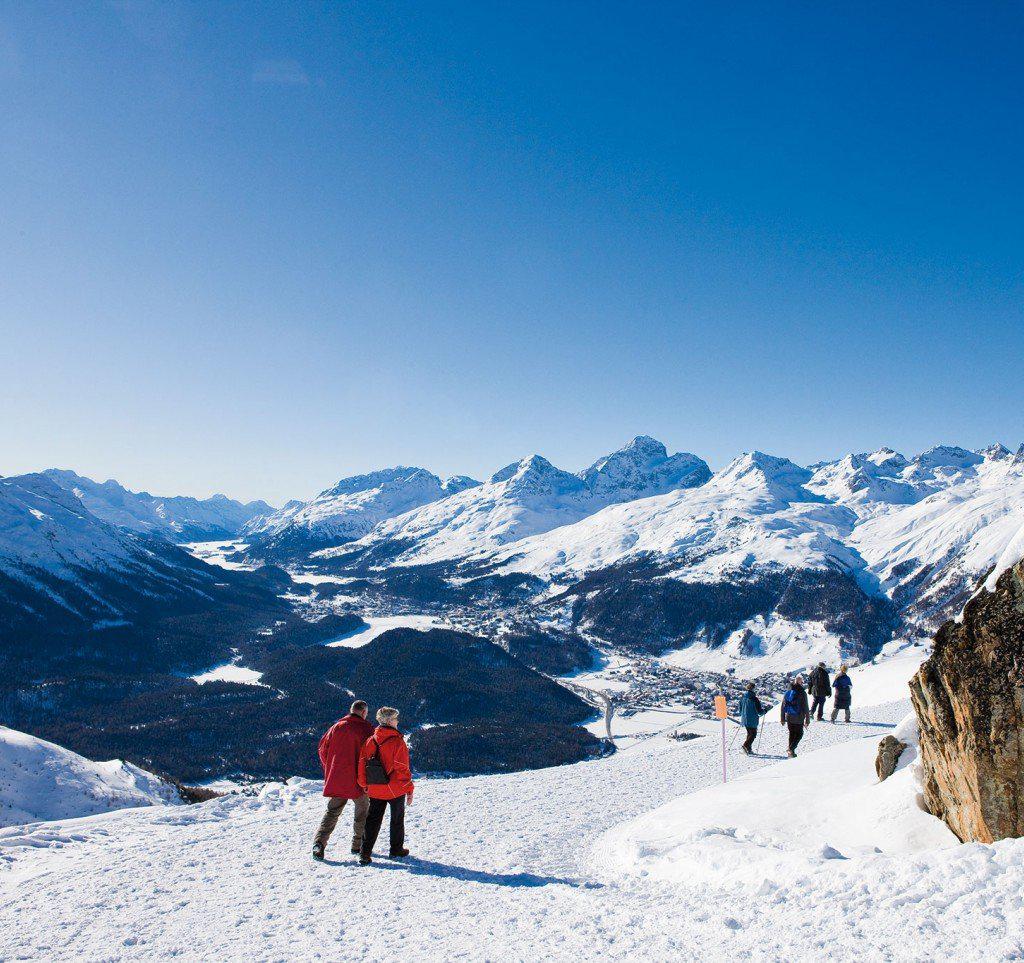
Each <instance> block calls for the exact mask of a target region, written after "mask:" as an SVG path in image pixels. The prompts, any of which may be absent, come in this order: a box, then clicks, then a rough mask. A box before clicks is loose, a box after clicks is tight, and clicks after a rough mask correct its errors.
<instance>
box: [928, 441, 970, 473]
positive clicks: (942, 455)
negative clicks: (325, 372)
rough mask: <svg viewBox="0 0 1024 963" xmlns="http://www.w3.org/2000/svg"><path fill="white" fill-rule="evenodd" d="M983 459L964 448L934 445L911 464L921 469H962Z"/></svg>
mask: <svg viewBox="0 0 1024 963" xmlns="http://www.w3.org/2000/svg"><path fill="white" fill-rule="evenodd" d="M981 461H983V458H982V456H981V455H978V454H976V453H975V452H973V451H968V450H967V449H966V448H959V447H957V446H956V445H936V446H935V447H934V448H929V449H928V450H927V451H923V452H921V454H920V455H918V456H917V457H916V458H915V459H914V461H913V463H914V464H915V465H917V466H919V467H921V468H927V469H934V468H952V469H964V468H970V467H971V466H972V465H977V464H979V463H980V462H981Z"/></svg>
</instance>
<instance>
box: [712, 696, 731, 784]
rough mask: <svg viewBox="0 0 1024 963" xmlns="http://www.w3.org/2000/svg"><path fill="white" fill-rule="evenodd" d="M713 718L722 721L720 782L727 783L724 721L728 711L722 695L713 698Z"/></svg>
mask: <svg viewBox="0 0 1024 963" xmlns="http://www.w3.org/2000/svg"><path fill="white" fill-rule="evenodd" d="M715 718H716V719H721V720H722V782H727V781H728V777H727V776H726V768H725V720H726V719H728V718H729V709H728V707H727V706H726V704H725V696H724V695H716V696H715Z"/></svg>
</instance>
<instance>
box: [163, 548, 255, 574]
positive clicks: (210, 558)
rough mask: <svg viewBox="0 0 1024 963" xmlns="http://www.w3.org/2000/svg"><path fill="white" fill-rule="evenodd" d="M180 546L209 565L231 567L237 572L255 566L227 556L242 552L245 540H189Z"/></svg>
mask: <svg viewBox="0 0 1024 963" xmlns="http://www.w3.org/2000/svg"><path fill="white" fill-rule="evenodd" d="M181 547H182V548H184V549H186V550H187V551H189V552H191V553H192V554H193V555H194V556H195V557H196V558H198V559H200V560H202V561H204V562H207V563H208V564H210V565H219V566H220V567H221V568H227V569H233V570H235V571H239V572H251V571H252V570H253V569H254V568H256V566H255V565H249V564H247V563H245V562H233V561H229V560H228V558H227V556H228V555H233V554H234V553H235V552H244V551H245V550H246V548H248V546H247V545H246V544H245V542H239V541H227V542H189V543H188V544H186V545H182V546H181Z"/></svg>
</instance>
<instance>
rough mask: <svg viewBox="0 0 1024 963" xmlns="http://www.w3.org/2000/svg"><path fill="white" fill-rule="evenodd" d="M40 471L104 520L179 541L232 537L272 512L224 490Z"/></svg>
mask: <svg viewBox="0 0 1024 963" xmlns="http://www.w3.org/2000/svg"><path fill="white" fill-rule="evenodd" d="M42 474H44V475H45V476H46V477H47V478H49V479H50V480H51V481H53V482H54V483H55V484H57V485H59V486H60V487H61V488H63V489H64V491H66V492H69V493H70V494H72V495H74V496H75V497H76V498H77V499H79V501H81V503H82V504H83V505H84V506H85V507H86V508H87V509H88V510H89V511H90V512H91V513H92V514H93V515H95V516H96V517H97V518H99V519H101V520H102V521H104V522H109V523H110V524H111V525H117V526H119V527H120V528H127V529H129V530H130V531H133V532H145V533H146V534H149V535H160V536H162V537H164V538H167V539H170V540H171V541H175V542H200V541H212V540H214V539H220V538H233V537H234V536H236V535H238V534H239V532H240V531H241V530H242V527H243V526H244V525H246V524H247V523H250V522H252V521H253V520H254V519H256V518H259V517H261V516H266V515H271V514H273V511H274V509H273V508H271V506H270V505H268V504H267V503H266V502H262V501H255V502H248V503H247V504H243V503H242V502H236V501H234V500H233V499H231V498H228V497H227V496H226V495H214V496H212V497H211V498H204V499H198V498H189V497H187V496H184V495H175V496H172V497H162V496H159V495H150V494H149V492H132V491H129V490H128V489H127V488H125V487H123V486H122V485H120V484H118V483H117V482H116V481H113V480H112V479H111V480H109V481H105V482H95V481H93V480H92V479H91V478H83V477H82V476H81V475H78V474H76V473H75V472H73V471H63V470H61V469H59V468H50V469H48V470H47V471H44V472H42Z"/></svg>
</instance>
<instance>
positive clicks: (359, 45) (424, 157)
mask: <svg viewBox="0 0 1024 963" xmlns="http://www.w3.org/2000/svg"><path fill="white" fill-rule="evenodd" d="M1022 40H1024V14H1022V13H1021V12H1020V8H1016V9H1014V5H1011V4H1002V3H998V4H986V3H978V4H949V5H947V4H941V3H928V4H921V5H919V6H918V5H913V4H899V5H892V4H882V3H878V4H871V3H868V4H856V5H852V4H851V5H838V4H820V3H799V4H798V3H776V4H744V3H737V4H728V5H726V4H686V3H679V4H660V3H659V4H656V3H650V4H648V3H621V4H604V3H591V2H588V3H583V2H579V3H574V2H565V3H554V4H553V3H550V2H544V3H531V2H520V3H516V4H498V3H493V4H492V3H465V4H459V3H448V4H443V5H442V4H433V3H419V2H417V3H407V4H397V3H374V4H342V3H323V4H318V3H305V4H302V3H294V4H280V3H262V4H258V3H257V4H231V3H226V2H216V3H207V4H199V3H195V4H192V3H175V2H173V0H169V2H164V3H160V4H156V3H149V2H147V0H121V2H110V3H100V2H92V3H90V2H83V3H78V4H68V3H63V2H61V3H49V2H46V0H31V2H28V0H26V2H17V3H15V2H9V0H3V2H0V94H2V103H3V105H4V106H3V109H2V110H0V184H2V185H3V190H2V197H3V202H2V209H0V210H2V217H0V264H2V265H3V270H2V271H0V328H2V341H0V344H2V351H0V405H2V411H3V416H2V418H0V473H2V474H14V473H17V472H21V471H27V470H33V469H39V468H44V467H48V466H51V465H56V466H60V467H71V468H75V469H76V470H78V471H80V472H82V473H83V474H88V475H92V476H95V477H100V478H106V477H110V476H113V477H117V478H118V479H120V480H121V481H123V482H124V483H126V484H128V485H129V486H130V487H134V488H148V489H149V490H151V491H155V492H159V493H172V492H183V493H190V494H209V493H210V492H211V491H214V490H221V491H225V492H227V493H229V494H232V495H235V496H238V497H265V498H268V499H269V500H271V501H275V502H280V501H283V500H284V499H286V498H288V497H294V496H300V497H302V496H308V495H310V494H312V493H313V492H315V491H317V490H319V489H320V488H323V487H325V486H326V485H328V484H330V483H332V482H333V481H335V480H337V478H338V477H340V476H342V475H345V474H351V473H354V472H359V471H365V470H370V469H373V468H376V467H381V466H384V465H387V464H395V463H404V464H422V465H425V466H427V467H429V468H432V469H434V470H435V471H438V472H439V473H460V472H465V473H469V474H475V475H477V476H484V475H487V474H489V473H490V472H492V471H494V470H495V469H497V468H499V467H500V466H501V465H502V464H504V463H506V462H508V461H511V460H513V459H514V458H516V457H519V456H521V455H525V454H529V453H532V452H534V451H539V452H541V453H542V454H544V455H546V456H547V457H549V458H550V459H551V460H553V461H555V462H556V463H557V464H560V465H562V466H564V467H567V468H578V467H581V466H582V465H584V464H586V463H588V462H590V461H592V460H593V459H594V458H596V457H597V456H598V455H600V454H602V453H604V452H606V451H608V450H611V449H613V448H615V447H618V446H619V445H620V444H622V443H623V442H625V441H626V440H628V438H630V437H631V436H632V435H635V434H638V433H646V434H653V435H655V436H657V437H659V438H661V439H662V440H664V441H665V442H666V443H667V444H668V445H669V447H670V448H672V449H685V450H691V451H695V452H697V453H698V454H700V455H702V456H703V457H705V458H706V459H707V460H708V461H709V462H710V463H711V464H712V466H713V467H718V466H720V465H722V464H723V463H724V462H725V461H727V460H728V459H729V458H731V457H732V456H733V455H735V454H736V453H738V452H740V451H743V450H748V449H751V448H755V447H756V448H760V449H762V450H765V451H769V452H771V453H774V454H783V455H787V456H789V457H791V458H793V459H794V460H797V461H803V462H809V461H814V460H818V459H822V458H827V457H834V456H837V455H839V454H842V453H844V452H846V451H849V450H865V449H868V450H870V449H873V448H876V447H878V446H880V445H883V444H888V445H891V446H893V447H897V448H900V449H901V450H904V451H907V452H912V451H916V450H920V449H922V448H925V447H928V446H930V445H932V444H935V443H939V442H945V443H959V444H963V445H967V446H971V447H979V446H982V445H985V444H987V443H989V442H990V441H992V440H996V439H998V440H1002V441H1004V442H1005V443H1006V444H1012V445H1014V446H1016V445H1017V444H1019V443H1020V442H1021V441H1022V440H1024V419H1022V417H1021V411H1022V410H1024V387H1022V384H1024V379H1022V377H1021V362H1022V360H1024V319H1022V307H1021V306H1022V294H1024V281H1022V254H1024V240H1022V224H1024V192H1022V190H1021V171H1022V170H1024V132H1022V125H1021V122H1020V121H1021V116H1022V103H1021V100H1022V93H1021V92H1022V90H1024V84H1022V81H1024V67H1022V62H1021V58H1020V53H1019V52H1020V49H1021V44H1022Z"/></svg>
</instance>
